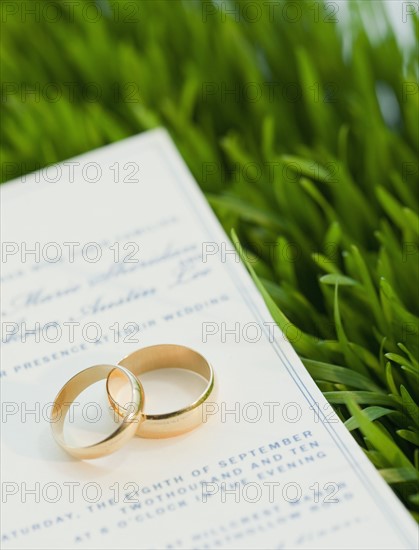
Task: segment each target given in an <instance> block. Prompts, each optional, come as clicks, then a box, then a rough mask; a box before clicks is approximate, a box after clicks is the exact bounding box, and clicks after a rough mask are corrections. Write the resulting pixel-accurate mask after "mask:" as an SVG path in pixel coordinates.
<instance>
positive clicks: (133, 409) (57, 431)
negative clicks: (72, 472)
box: [51, 365, 144, 458]
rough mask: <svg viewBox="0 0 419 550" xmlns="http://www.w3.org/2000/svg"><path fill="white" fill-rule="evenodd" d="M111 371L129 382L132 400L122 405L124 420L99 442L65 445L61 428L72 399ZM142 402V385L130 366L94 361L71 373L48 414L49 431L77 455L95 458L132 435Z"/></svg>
mask: <svg viewBox="0 0 419 550" xmlns="http://www.w3.org/2000/svg"><path fill="white" fill-rule="evenodd" d="M113 371H116V372H118V373H119V374H120V376H123V378H124V379H125V381H127V380H128V381H129V383H130V385H131V402H130V403H129V404H127V406H126V408H125V414H124V415H123V416H124V419H123V421H122V422H121V423H120V424H118V428H117V429H116V430H115V431H114V432H113V433H111V434H110V435H109V436H108V437H106V438H105V439H103V440H102V441H99V442H98V443H95V444H93V445H88V446H85V447H74V446H72V445H68V444H67V443H66V440H65V437H64V433H63V432H64V423H65V419H66V416H67V413H68V411H69V409H70V407H71V405H72V403H73V402H74V400H75V399H76V397H77V396H78V395H80V393H81V392H82V391H83V390H85V389H86V388H88V387H89V386H91V385H92V384H94V383H95V382H99V381H100V380H104V379H105V378H107V377H108V376H109V375H110V374H111V373H112V372H113ZM143 406H144V392H143V388H142V386H141V384H140V383H139V381H138V380H137V378H136V377H135V376H134V375H133V374H132V373H131V372H130V371H129V370H127V369H124V368H123V367H120V366H115V365H96V366H94V367H90V368H88V369H85V370H83V371H81V372H79V373H78V374H76V375H75V376H73V378H71V379H70V380H69V381H68V382H67V383H66V384H65V385H64V386H63V388H62V389H61V391H60V392H59V393H58V395H57V397H56V398H55V400H54V405H53V408H52V414H51V422H52V424H51V428H52V433H53V435H54V438H55V440H56V441H57V443H58V444H59V445H61V447H62V448H63V449H64V450H65V451H67V453H69V454H70V455H72V456H74V457H76V458H98V457H100V456H105V455H109V454H111V453H113V452H115V451H117V450H118V449H119V448H120V447H122V446H123V445H124V444H125V443H126V442H127V441H128V440H129V439H131V438H132V437H133V436H134V435H135V432H136V430H137V427H138V425H139V424H141V420H142V409H143Z"/></svg>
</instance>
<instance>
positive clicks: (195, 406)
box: [106, 344, 214, 439]
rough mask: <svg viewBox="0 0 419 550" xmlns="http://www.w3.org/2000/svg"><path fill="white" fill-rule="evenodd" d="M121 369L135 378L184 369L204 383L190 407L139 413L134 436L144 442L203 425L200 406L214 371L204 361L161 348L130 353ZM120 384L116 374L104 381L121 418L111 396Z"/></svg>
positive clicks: (120, 410)
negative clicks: (160, 371) (124, 369)
mask: <svg viewBox="0 0 419 550" xmlns="http://www.w3.org/2000/svg"><path fill="white" fill-rule="evenodd" d="M118 365H121V366H123V367H125V368H127V369H129V370H130V371H131V372H132V373H133V374H135V376H137V377H139V376H140V375H141V374H144V373H145V372H149V371H153V370H158V369H167V368H171V369H185V370H190V371H192V372H195V373H196V374H199V375H200V376H202V377H203V378H205V380H206V381H207V385H206V387H205V389H204V391H203V393H202V394H201V395H200V396H199V397H198V398H197V399H196V401H194V402H193V403H192V404H191V405H189V406H187V407H184V408H182V409H179V410H177V411H173V412H169V413H164V414H146V413H143V422H141V424H140V425H139V426H138V427H137V434H136V435H137V436H139V437H145V438H154V439H155V438H163V437H173V436H176V435H180V434H182V433H185V432H188V431H190V430H193V429H194V428H196V427H197V426H198V425H199V424H201V423H202V422H203V417H204V415H203V412H204V411H203V407H204V402H205V401H206V400H207V399H208V397H209V396H210V394H211V392H212V390H213V388H214V371H213V369H212V367H211V365H210V364H209V363H208V361H207V360H206V359H205V358H204V357H203V356H202V355H201V354H199V353H198V352H196V351H194V350H192V349H190V348H187V347H185V346H178V345H174V344H161V345H158V346H149V347H146V348H142V349H139V350H137V351H134V352H133V353H131V354H130V355H128V356H127V357H125V358H124V359H122V360H121V361H119V363H118ZM123 384H124V381H123V379H122V377H121V376H120V375H119V373H118V372H117V371H114V372H112V373H110V375H109V376H108V379H107V381H106V391H107V392H108V398H109V402H110V403H111V405H112V407H113V408H114V410H115V411H116V412H117V413H118V414H119V415H122V416H123V415H124V414H125V413H126V409H125V408H124V407H122V406H121V405H120V404H119V403H118V402H117V400H116V399H115V397H114V396H116V395H118V391H119V390H120V389H121V387H122V386H123Z"/></svg>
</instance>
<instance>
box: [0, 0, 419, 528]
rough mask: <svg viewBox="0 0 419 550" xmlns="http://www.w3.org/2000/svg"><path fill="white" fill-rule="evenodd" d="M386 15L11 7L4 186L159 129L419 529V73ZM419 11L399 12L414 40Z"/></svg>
mask: <svg viewBox="0 0 419 550" xmlns="http://www.w3.org/2000/svg"><path fill="white" fill-rule="evenodd" d="M383 4H384V3H383V2H373V1H372V2H360V3H358V2H343V1H330V2H325V3H323V2H316V1H313V0H311V1H307V2H305V1H299V2H295V1H294V2H291V1H274V0H272V1H270V2H256V1H252V2H250V1H245V0H244V1H239V0H235V1H234V2H226V1H225V2H216V1H214V2H211V1H203V0H202V1H200V0H187V1H180V0H168V1H165V0H164V1H163V0H151V1H147V0H141V1H139V2H133V1H122V0H121V1H116V2H107V1H100V2H99V1H98V2H84V1H81V0H69V1H66V2H53V1H48V2H38V1H30V2H24V1H23V2H16V1H4V2H2V4H1V10H2V26H3V36H2V41H1V58H2V114H3V116H2V123H3V124H2V130H1V135H2V147H1V154H2V180H3V181H4V180H7V179H11V178H14V177H19V176H20V175H22V174H25V173H27V172H30V171H33V170H35V169H39V168H41V167H44V166H47V165H50V164H52V163H55V162H57V161H60V160H64V159H67V158H69V157H73V156H75V155H77V154H80V153H82V152H84V151H88V150H90V149H93V148H96V147H100V146H101V145H104V144H106V143H109V142H112V141H115V140H120V139H122V138H124V137H126V136H129V135H132V134H136V133H138V132H141V131H143V130H147V129H149V128H153V127H155V126H164V127H167V128H168V129H169V131H170V133H171V134H172V136H173V138H174V139H175V141H176V144H177V146H178V148H179V150H180V152H181V153H182V155H183V157H184V158H185V160H186V162H187V163H188V165H189V167H190V169H191V170H192V172H193V174H194V176H195V177H196V179H197V180H198V182H199V184H200V185H201V187H202V189H203V190H204V192H205V193H206V195H207V197H208V199H209V201H210V203H211V205H212V206H213V208H214V209H215V211H216V213H217V215H218V217H219V219H220V220H221V222H222V223H223V225H224V227H225V229H226V230H227V232H228V233H229V234H231V230H232V229H234V230H235V231H236V233H233V241H235V243H236V244H237V246H238V247H239V250H240V252H241V254H242V257H243V258H244V260H245V261H246V263H247V265H248V267H249V269H250V271H251V273H252V276H253V277H254V279H255V281H256V283H257V285H258V287H259V289H260V290H261V292H262V293H263V295H264V297H265V299H266V301H267V303H268V306H269V308H270V310H271V312H272V314H273V316H274V318H275V320H276V321H277V323H278V324H279V326H281V327H282V329H283V330H284V332H285V334H286V335H287V336H288V338H289V339H290V341H291V342H292V344H293V345H294V347H295V349H296V351H297V352H298V354H299V355H300V357H301V359H302V360H303V362H304V364H305V366H306V368H307V369H308V371H309V372H310V374H311V375H312V376H313V378H314V379H315V381H316V383H317V384H318V386H319V387H320V389H321V390H322V391H323V392H324V395H325V396H326V398H327V399H328V401H329V402H330V403H331V404H332V405H333V407H334V408H335V410H336V412H337V414H338V415H339V416H340V417H341V418H342V420H343V421H345V422H346V425H347V427H348V429H349V430H351V431H352V434H353V436H354V437H355V438H356V440H357V441H358V443H359V445H361V446H362V448H363V449H364V452H365V453H366V454H367V456H368V457H369V459H370V460H371V461H372V462H373V464H374V465H375V466H376V467H377V468H378V470H379V472H380V473H381V475H382V476H383V477H384V479H385V480H386V481H387V482H388V483H390V484H391V485H392V487H393V489H394V490H395V491H396V493H397V494H398V496H399V497H400V498H401V499H402V501H403V502H404V504H405V505H406V506H407V507H408V508H409V509H410V510H411V512H412V513H413V514H414V515H415V516H416V518H417V517H418V511H419V497H418V492H417V487H418V478H419V471H418V467H419V452H418V450H417V445H418V442H419V432H418V425H419V415H418V402H419V396H418V359H417V358H418V348H419V344H418V340H419V337H418V314H419V300H418V289H419V276H418V265H419V254H418V250H419V249H418V233H419V227H418V186H417V181H418V161H417V152H418V136H419V124H418V85H417V66H416V56H415V54H416V52H415V51H414V48H411V49H409V48H405V47H403V48H402V47H401V46H400V45H399V43H398V41H397V39H396V36H395V34H394V32H393V31H392V27H391V25H390V23H389V21H388V17H386V15H385V13H386V12H385V10H384V7H383ZM415 6H416V3H415V2H399V8H398V10H399V11H398V12H397V13H398V17H399V18H400V20H401V21H402V22H403V23H404V24H405V25H404V28H405V29H410V32H412V34H414V36H415V37H416V38H417V35H418V14H417V7H415ZM236 235H237V237H236ZM239 242H240V244H239ZM255 368H257V367H255Z"/></svg>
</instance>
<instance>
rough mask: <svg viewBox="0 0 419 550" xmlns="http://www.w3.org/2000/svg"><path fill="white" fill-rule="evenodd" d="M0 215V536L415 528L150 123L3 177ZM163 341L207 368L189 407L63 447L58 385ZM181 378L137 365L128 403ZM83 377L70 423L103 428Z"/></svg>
mask: <svg viewBox="0 0 419 550" xmlns="http://www.w3.org/2000/svg"><path fill="white" fill-rule="evenodd" d="M1 217H2V221H1V233H2V259H1V281H2V304H1V312H2V353H1V378H0V380H1V396H2V418H1V473H2V487H1V488H2V511H1V541H2V546H3V548H5V549H9V548H10V549H12V548H19V549H22V548H37V549H48V548H51V549H52V548H62V549H69V548H109V549H111V548H115V549H116V548H124V549H134V548H144V549H172V548H180V549H189V548H194V549H195V548H196V549H209V548H273V549H280V548H348V549H349V548H351V549H353V548H363V549H365V548H380V549H384V548H392V549H393V548H415V547H417V531H416V525H415V523H414V522H413V520H412V519H411V517H410V515H409V514H408V512H407V511H406V510H405V509H404V507H403V506H402V504H401V503H400V502H399V501H398V499H397V498H396V497H395V496H394V494H393V493H392V491H391V490H390V489H389V487H388V486H387V485H386V483H385V482H384V481H383V480H382V479H381V477H380V475H379V474H378V473H377V472H376V470H375V469H374V467H373V466H372V465H371V464H370V463H369V461H368V460H367V458H366V457H365V456H364V454H363V452H362V451H361V450H360V449H359V447H358V446H357V444H356V442H355V440H354V439H353V438H352V436H351V435H350V434H349V432H348V431H347V430H346V428H345V427H344V426H343V424H342V423H341V422H340V421H339V420H338V418H337V417H336V415H335V414H334V413H333V411H332V409H331V407H330V406H329V405H328V404H327V402H326V401H325V399H324V398H323V396H322V394H321V392H320V391H319V390H318V389H317V387H316V385H315V383H314V382H313V380H312V379H311V378H310V376H309V375H308V373H307V372H306V370H305V368H304V366H303V365H302V363H301V362H300V360H299V359H298V357H297V355H296V353H295V352H294V350H293V349H292V346H291V345H290V343H289V342H288V341H287V340H286V339H285V338H284V336H283V335H282V333H281V332H280V330H279V329H278V328H277V327H276V326H275V324H274V323H273V320H272V317H271V316H270V314H269V312H268V310H267V308H266V306H265V304H264V302H263V300H262V298H261V297H260V295H259V293H258V291H257V290H256V288H255V286H254V284H253V282H252V280H251V278H250V277H249V275H248V273H247V272H246V270H245V268H244V266H243V265H242V263H241V262H240V261H239V259H238V257H237V254H236V253H235V252H234V247H233V246H232V244H231V243H230V241H229V239H228V237H227V236H226V234H225V233H224V231H223V229H222V228H221V226H220V224H219V222H218V221H217V219H216V217H215V216H214V214H213V213H212V211H211V209H210V207H209V206H208V204H207V202H206V200H205V198H204V196H203V195H202V193H201V191H200V190H199V188H198V186H197V184H196V183H195V181H194V180H193V178H192V177H191V175H190V173H189V172H188V170H187V168H186V166H185V164H184V163H183V161H182V159H181V157H180V155H179V153H178V152H177V150H176V148H175V147H174V145H173V143H172V142H171V140H170V138H169V137H168V135H167V133H166V132H165V131H163V130H155V131H151V132H148V133H145V134H142V135H139V136H136V137H133V138H130V139H126V140H124V141H121V142H118V143H115V144H113V145H110V146H107V147H103V148H101V149H99V150H96V151H92V152H90V153H88V154H85V155H82V156H80V157H77V158H75V159H72V160H70V161H67V162H63V163H61V164H58V165H56V166H51V167H49V168H47V169H44V170H41V171H39V172H37V173H34V174H30V175H28V176H26V177H25V178H22V180H19V181H14V182H10V183H7V184H5V185H3V186H1ZM162 343H172V344H180V345H185V346H189V347H191V348H193V349H195V350H197V351H198V352H199V353H201V354H202V355H204V356H205V357H206V358H207V360H208V361H209V362H210V363H211V365H212V366H213V368H214V371H215V376H216V389H215V392H214V394H213V395H211V396H210V398H209V400H208V403H207V404H206V408H205V414H204V416H203V419H202V420H203V421H202V425H201V426H199V427H198V428H197V429H195V430H193V431H191V432H189V433H187V434H184V435H181V436H178V437H173V438H168V439H154V440H153V439H142V438H139V437H134V438H133V439H132V440H131V441H130V442H129V443H128V444H127V445H126V446H125V447H123V448H122V449H120V450H119V451H117V452H115V453H114V454H112V455H109V456H106V457H103V458H100V459H95V460H90V461H87V460H86V461H79V460H76V459H73V458H72V457H70V456H69V455H67V454H66V453H65V452H64V451H63V450H62V449H61V448H60V447H59V446H58V445H57V444H56V442H55V441H54V439H53V437H52V433H51V427H50V421H49V418H50V412H51V403H52V401H53V400H54V398H55V395H56V394H57V393H58V391H59V390H60V388H61V387H62V386H63V385H64V384H65V383H66V382H67V380H68V379H69V378H70V377H71V376H73V375H75V374H76V373H77V372H79V371H81V370H82V369H84V368H86V367H89V366H91V365H97V364H116V363H117V362H118V361H119V360H120V359H122V358H123V357H124V356H126V355H127V354H129V353H131V352H132V351H134V350H136V349H138V348H141V347H144V346H149V345H154V344H162ZM167 372H168V371H167ZM172 374H173V373H172ZM187 378H188V377H185V379H184V380H183V379H182V377H180V378H179V379H178V380H177V382H176V381H175V382H173V381H172V382H170V380H166V379H160V380H159V379H158V378H156V379H150V380H148V381H147V380H146V377H145V378H144V388H145V393H146V404H145V408H146V410H147V411H148V412H150V411H151V412H167V411H168V410H170V409H171V408H173V407H176V406H182V405H185V404H187V402H188V399H190V396H191V395H193V394H194V392H196V391H198V392H199V391H200V390H199V384H200V383H201V381H200V380H191V379H189V378H190V377H189V378H188V379H187ZM182 380H183V382H182ZM162 391H163V394H164V391H165V392H166V393H165V394H164V395H166V398H165V400H164V402H161V399H160V400H159V398H158V396H159V395H161V393H160V394H159V392H162ZM95 392H96V393H95ZM82 397H83V396H80V403H79V404H78V405H79V406H78V407H77V410H76V411H75V414H74V417H75V418H74V419H73V421H74V426H68V430H69V432H68V433H69V434H70V432H71V434H70V435H71V437H80V438H86V440H87V439H88V438H89V437H92V436H93V435H97V433H103V434H106V430H108V433H110V431H111V430H112V427H111V428H109V423H110V422H111V423H113V420H112V418H111V415H110V414H108V408H109V405H108V404H107V400H106V394H105V393H104V385H100V384H98V387H97V388H96V386H95V387H92V389H91V393H90V394H89V392H87V396H84V401H83V400H82ZM165 409H167V410H165ZM82 422H84V424H83V425H82ZM113 429H114V428H113ZM70 435H69V437H70Z"/></svg>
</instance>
